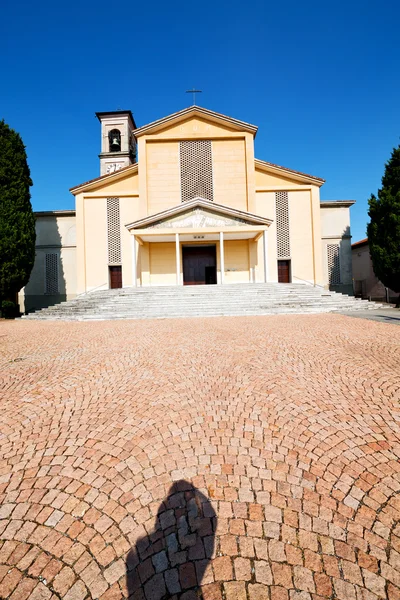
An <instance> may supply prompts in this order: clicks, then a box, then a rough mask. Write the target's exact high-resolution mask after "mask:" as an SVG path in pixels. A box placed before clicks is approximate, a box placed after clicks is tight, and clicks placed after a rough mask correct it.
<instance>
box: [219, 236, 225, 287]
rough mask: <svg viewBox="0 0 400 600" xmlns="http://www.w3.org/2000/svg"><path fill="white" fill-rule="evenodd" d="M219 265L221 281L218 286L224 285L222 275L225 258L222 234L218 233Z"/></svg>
mask: <svg viewBox="0 0 400 600" xmlns="http://www.w3.org/2000/svg"><path fill="white" fill-rule="evenodd" d="M219 264H220V269H221V279H220V284H221V285H222V284H223V283H224V274H225V256H224V232H223V231H220V232H219Z"/></svg>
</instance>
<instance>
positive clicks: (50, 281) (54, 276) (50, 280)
mask: <svg viewBox="0 0 400 600" xmlns="http://www.w3.org/2000/svg"><path fill="white" fill-rule="evenodd" d="M45 268H46V282H45V284H46V294H58V254H54V253H51V254H50V253H49V254H46V264H45Z"/></svg>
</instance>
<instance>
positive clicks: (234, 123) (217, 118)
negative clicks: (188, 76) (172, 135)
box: [134, 105, 258, 137]
mask: <svg viewBox="0 0 400 600" xmlns="http://www.w3.org/2000/svg"><path fill="white" fill-rule="evenodd" d="M189 116H198V117H203V118H205V119H207V120H209V121H214V122H215V123H221V122H222V123H223V124H225V125H227V126H229V127H232V128H234V129H237V130H241V131H243V130H244V131H248V132H250V133H252V134H253V135H254V137H255V135H256V133H257V130H258V127H256V125H251V124H250V123H246V122H245V121H239V120H238V119H234V118H233V117H228V116H227V115H223V114H221V113H217V112H215V111H213V110H209V109H208V108H202V107H201V106H196V105H193V106H189V107H188V108H184V109H183V110H180V111H178V112H176V113H172V114H171V115H168V116H166V117H163V118H162V119H158V120H157V121H152V122H151V123H148V124H147V125H143V127H139V128H138V129H135V131H134V135H135V137H140V136H141V135H144V134H146V133H149V132H150V131H152V132H153V131H157V130H159V129H164V128H165V127H166V126H168V125H170V124H172V123H175V122H179V121H182V120H184V119H186V118H187V117H189Z"/></svg>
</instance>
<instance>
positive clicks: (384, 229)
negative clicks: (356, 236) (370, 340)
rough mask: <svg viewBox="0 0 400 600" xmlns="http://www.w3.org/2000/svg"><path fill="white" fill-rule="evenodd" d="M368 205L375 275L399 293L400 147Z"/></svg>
mask: <svg viewBox="0 0 400 600" xmlns="http://www.w3.org/2000/svg"><path fill="white" fill-rule="evenodd" d="M368 204H369V212H368V214H369V216H370V218H371V222H370V223H369V224H368V226H367V236H368V242H369V251H370V254H371V260H372V266H373V268H374V272H375V275H376V276H377V277H378V278H379V279H380V280H381V281H382V283H383V284H384V285H385V286H386V287H388V288H391V289H392V290H394V291H395V292H398V293H400V146H399V147H398V148H394V149H393V151H392V155H391V157H390V159H389V160H388V162H387V163H386V165H385V173H384V175H383V177H382V188H381V189H380V190H378V197H376V196H374V194H372V195H371V197H370V199H369V201H368Z"/></svg>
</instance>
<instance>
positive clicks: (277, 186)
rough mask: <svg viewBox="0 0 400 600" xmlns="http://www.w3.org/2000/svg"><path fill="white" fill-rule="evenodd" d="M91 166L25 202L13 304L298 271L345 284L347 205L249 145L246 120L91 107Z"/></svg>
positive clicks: (284, 279)
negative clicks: (94, 139)
mask: <svg viewBox="0 0 400 600" xmlns="http://www.w3.org/2000/svg"><path fill="white" fill-rule="evenodd" d="M97 117H98V119H99V122H100V128H101V152H100V155H99V156H100V177H98V178H96V179H93V180H90V181H87V182H85V183H83V184H80V185H77V186H75V187H73V188H72V189H71V192H72V194H73V195H74V196H75V202H76V208H75V211H54V212H46V213H37V214H36V217H37V231H38V240H37V249H36V262H35V266H34V269H33V272H32V275H31V279H30V281H29V283H28V285H27V286H26V288H25V289H24V290H22V292H21V295H20V302H21V304H22V307H24V308H25V310H30V309H33V308H41V307H42V306H48V305H49V304H52V303H55V302H59V301H60V300H64V299H70V298H73V297H74V296H76V295H79V294H82V293H86V292H91V291H93V290H102V289H109V288H118V287H130V286H161V285H207V284H215V285H230V284H235V283H249V284H251V283H260V282H267V283H268V282H281V283H289V282H292V283H300V284H308V285H314V286H321V287H324V288H328V287H330V288H331V289H334V290H337V291H342V292H345V293H352V270H351V236H350V207H351V205H352V204H353V203H354V202H353V201H347V200H342V201H325V202H321V200H320V188H321V186H322V185H323V184H324V180H323V179H321V178H319V177H316V176H313V175H307V174H305V173H301V172H298V171H294V170H292V169H288V168H285V167H282V166H278V165H275V164H272V163H270V162H266V161H263V160H259V159H257V158H255V156H254V139H255V136H256V133H257V127H256V126H254V125H251V124H249V123H246V122H243V121H239V120H237V119H233V118H231V117H227V116H225V115H222V114H219V113H216V112H213V111H210V110H207V109H204V108H200V107H198V106H192V107H190V108H187V109H184V110H182V111H180V112H177V113H175V114H172V115H169V116H167V117H165V118H163V119H159V120H157V121H154V122H152V123H149V124H148V125H145V126H142V127H139V128H137V127H136V124H135V121H134V119H133V116H132V113H131V112H130V111H118V112H113V113H111V112H103V113H97Z"/></svg>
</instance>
